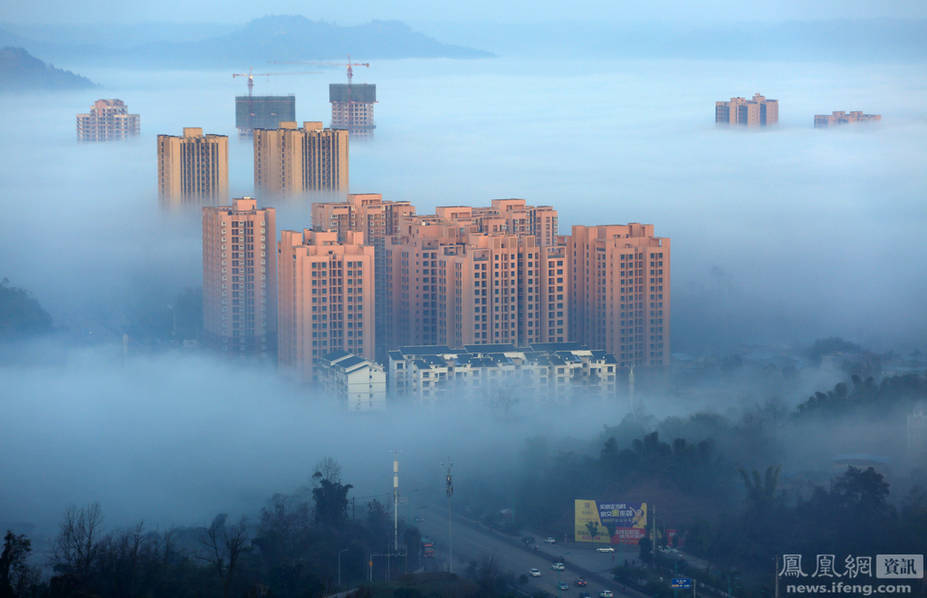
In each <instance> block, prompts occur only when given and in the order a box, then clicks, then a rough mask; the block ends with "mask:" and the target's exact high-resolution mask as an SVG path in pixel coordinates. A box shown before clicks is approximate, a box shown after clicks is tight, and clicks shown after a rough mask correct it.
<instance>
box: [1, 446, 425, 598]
mask: <svg viewBox="0 0 927 598" xmlns="http://www.w3.org/2000/svg"><path fill="white" fill-rule="evenodd" d="M325 465H326V462H323V463H321V464H320V466H323V467H321V469H320V471H319V472H318V473H316V474H315V475H314V476H313V479H314V482H315V487H314V488H312V489H305V490H303V491H299V492H297V493H295V494H292V495H284V494H276V495H274V496H273V497H272V498H271V499H270V500H269V502H268V504H267V506H265V507H264V508H263V509H262V510H261V513H260V515H259V517H258V518H257V519H256V520H254V521H252V520H251V519H248V518H244V517H243V518H241V519H238V520H237V521H234V522H233V521H232V520H231V519H230V518H229V516H228V515H227V514H219V515H217V516H216V517H215V518H214V519H213V520H212V522H211V523H210V524H209V525H208V526H204V527H199V528H176V529H171V530H169V531H166V532H159V531H154V530H147V529H145V527H144V526H143V525H142V524H141V523H139V524H138V525H136V526H134V527H132V528H130V529H125V530H115V531H110V532H105V531H104V525H103V523H104V522H103V513H102V510H101V509H100V507H99V505H96V504H93V505H89V506H87V507H84V508H70V509H68V511H67V512H66V513H65V516H64V518H63V520H62V522H61V526H60V530H59V533H58V535H57V537H56V539H55V542H54V545H53V547H52V551H51V556H50V558H49V561H48V563H47V565H48V568H49V571H48V574H47V575H45V576H42V575H40V571H39V569H38V568H37V567H36V566H35V565H31V564H30V562H31V561H30V560H29V559H28V556H29V553H30V551H31V543H30V540H29V539H28V538H26V537H25V536H22V535H17V534H15V533H13V532H7V534H6V537H5V540H4V546H3V552H2V553H0V598H13V597H17V598H19V597H26V596H29V597H42V598H59V597H62V598H63V597H73V596H81V597H97V598H131V597H136V596H137V597H149V596H150V597H160V596H165V597H166V596H170V597H178V598H182V597H185V596H189V597H191V598H193V597H202V598H209V597H216V598H219V597H222V598H229V597H230V596H235V597H241V596H247V597H250V596H265V597H269V596H273V597H275V598H278V597H283V598H286V597H299V598H309V597H315V596H323V595H325V594H327V593H329V592H332V591H335V590H336V589H337V578H338V563H339V559H338V555H339V552H340V553H341V559H340V564H341V574H342V579H343V580H345V581H347V580H355V581H356V580H363V579H366V577H367V560H368V558H369V557H368V555H370V554H371V553H377V552H384V550H385V549H386V547H387V546H389V545H391V543H392V525H391V518H390V516H389V514H388V513H387V511H386V509H385V508H384V506H383V505H382V504H381V503H380V502H379V501H377V500H372V501H371V502H369V503H368V505H367V514H366V516H358V517H356V518H355V517H352V516H351V515H352V514H351V513H349V511H348V501H349V496H348V495H349V492H350V490H351V485H350V484H344V483H342V481H341V479H340V473H339V471H340V468H338V467H337V464H336V463H334V462H333V461H330V460H329V461H327V465H328V467H327V468H326V467H325ZM402 542H403V548H404V550H405V551H406V552H407V554H408V555H409V557H408V567H409V568H410V569H416V568H418V566H419V562H418V558H419V548H420V545H421V536H420V535H419V533H418V531H417V530H416V529H415V528H413V527H407V526H404V527H403V530H402Z"/></svg>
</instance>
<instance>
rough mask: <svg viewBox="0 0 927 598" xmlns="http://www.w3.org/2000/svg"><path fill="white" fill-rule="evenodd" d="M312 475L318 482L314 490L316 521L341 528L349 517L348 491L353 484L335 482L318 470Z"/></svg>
mask: <svg viewBox="0 0 927 598" xmlns="http://www.w3.org/2000/svg"><path fill="white" fill-rule="evenodd" d="M312 477H313V479H315V481H316V483H317V484H318V487H317V488H313V490H312V498H313V499H314V500H315V521H316V523H320V524H323V525H330V526H332V527H334V528H337V529H340V528H341V527H343V526H344V522H345V520H347V517H348V492H350V491H351V488H353V486H352V485H351V484H347V485H345V484H342V483H340V482H333V481H331V480H329V479H327V478H324V477H322V473H321V472H316V473H315V475H314V476H312Z"/></svg>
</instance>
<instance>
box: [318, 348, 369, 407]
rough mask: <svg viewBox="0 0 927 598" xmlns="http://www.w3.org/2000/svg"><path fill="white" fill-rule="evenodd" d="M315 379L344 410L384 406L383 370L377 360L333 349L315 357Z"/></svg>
mask: <svg viewBox="0 0 927 598" xmlns="http://www.w3.org/2000/svg"><path fill="white" fill-rule="evenodd" d="M316 378H317V380H318V381H319V384H320V386H321V387H322V388H323V389H324V390H325V391H326V394H327V395H328V396H329V397H334V398H335V399H336V400H337V401H338V402H339V403H340V404H341V406H342V407H345V408H346V409H347V410H348V411H374V410H376V411H380V410H383V409H386V370H384V369H383V366H382V365H380V364H378V363H374V362H372V361H368V360H366V359H364V358H363V357H358V356H356V355H352V354H351V353H348V352H347V351H333V352H331V353H328V354H326V355H323V356H322V357H320V358H318V359H317V360H316Z"/></svg>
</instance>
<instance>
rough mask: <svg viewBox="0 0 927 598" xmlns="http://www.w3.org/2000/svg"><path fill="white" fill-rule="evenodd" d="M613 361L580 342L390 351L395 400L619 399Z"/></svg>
mask: <svg viewBox="0 0 927 598" xmlns="http://www.w3.org/2000/svg"><path fill="white" fill-rule="evenodd" d="M617 368H618V364H617V361H616V360H615V358H614V356H612V355H610V354H609V353H606V352H605V351H600V350H593V349H589V348H588V347H585V346H583V345H581V344H579V343H575V342H562V343H537V344H533V345H528V346H527V347H516V346H515V345H466V346H464V347H460V348H451V347H448V346H446V345H426V346H414V347H400V348H398V349H394V350H392V351H390V352H389V367H388V373H389V375H388V383H389V390H390V393H391V395H394V396H405V397H411V398H415V399H418V400H420V401H431V400H436V399H441V398H442V397H444V396H447V395H451V394H462V393H463V394H467V391H468V390H470V391H473V392H472V393H471V394H473V395H474V396H475V395H479V394H485V393H486V392H487V391H490V392H493V393H499V392H503V393H512V394H513V395H514V394H526V395H527V394H530V395H531V396H534V397H537V398H539V399H548V400H551V399H552V400H566V399H569V398H570V397H572V396H574V395H583V396H601V397H607V396H614V395H615V393H616V386H615V385H616V376H617Z"/></svg>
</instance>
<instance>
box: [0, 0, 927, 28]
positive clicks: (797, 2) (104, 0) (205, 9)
mask: <svg viewBox="0 0 927 598" xmlns="http://www.w3.org/2000/svg"><path fill="white" fill-rule="evenodd" d="M259 6H260V7H259V8H256V7H255V4H254V3H253V2H241V1H237V2H236V1H233V2H225V1H221V0H208V1H202V0H201V1H198V2H185V1H183V0H164V1H163V2H152V1H150V0H149V1H145V2H121V1H119V0H94V1H89V2H80V3H74V2H70V1H67V0H46V1H44V2H40V3H35V2H27V1H26V0H8V1H7V2H4V3H3V5H2V7H0V22H3V21H10V22H16V23H93V22H116V23H136V22H140V21H166V22H204V23H212V22H222V23H235V22H245V21H248V20H250V19H253V18H256V17H260V16H263V15H265V14H302V15H305V16H306V17H309V18H312V19H321V20H328V21H336V22H338V23H341V24H353V23H359V22H366V21H369V20H372V19H398V20H404V21H407V22H410V23H413V24H416V23H427V22H428V21H471V22H473V21H488V22H494V23H500V22H504V23H531V22H549V21H564V20H565V21H599V22H601V21H603V20H613V21H616V22H619V21H658V20H659V21H667V20H672V21H680V22H690V23H692V22H696V23H711V22H731V21H781V20H791V19H795V20H808V19H827V18H878V17H891V18H924V17H927V4H925V3H924V2H921V1H919V0H898V1H893V2H883V1H879V0H822V1H818V2H806V1H803V0H788V1H781V0H780V1H778V2H761V3H744V2H727V1H721V0H708V1H705V2H677V1H668V0H657V1H651V2H632V1H630V0H623V1H621V2H606V1H603V0H595V1H594V0H579V1H577V2H569V3H564V2H532V1H528V0H518V1H514V2H503V3H499V2H490V1H488V0H476V1H473V2H457V3H451V4H448V3H437V2H430V1H426V0H414V1H406V2H402V3H398V2H379V1H376V0H348V1H345V2H325V3H322V2H315V3H312V4H309V5H307V3H305V2H300V1H296V0H270V1H267V2H261V3H260V5H259Z"/></svg>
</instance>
